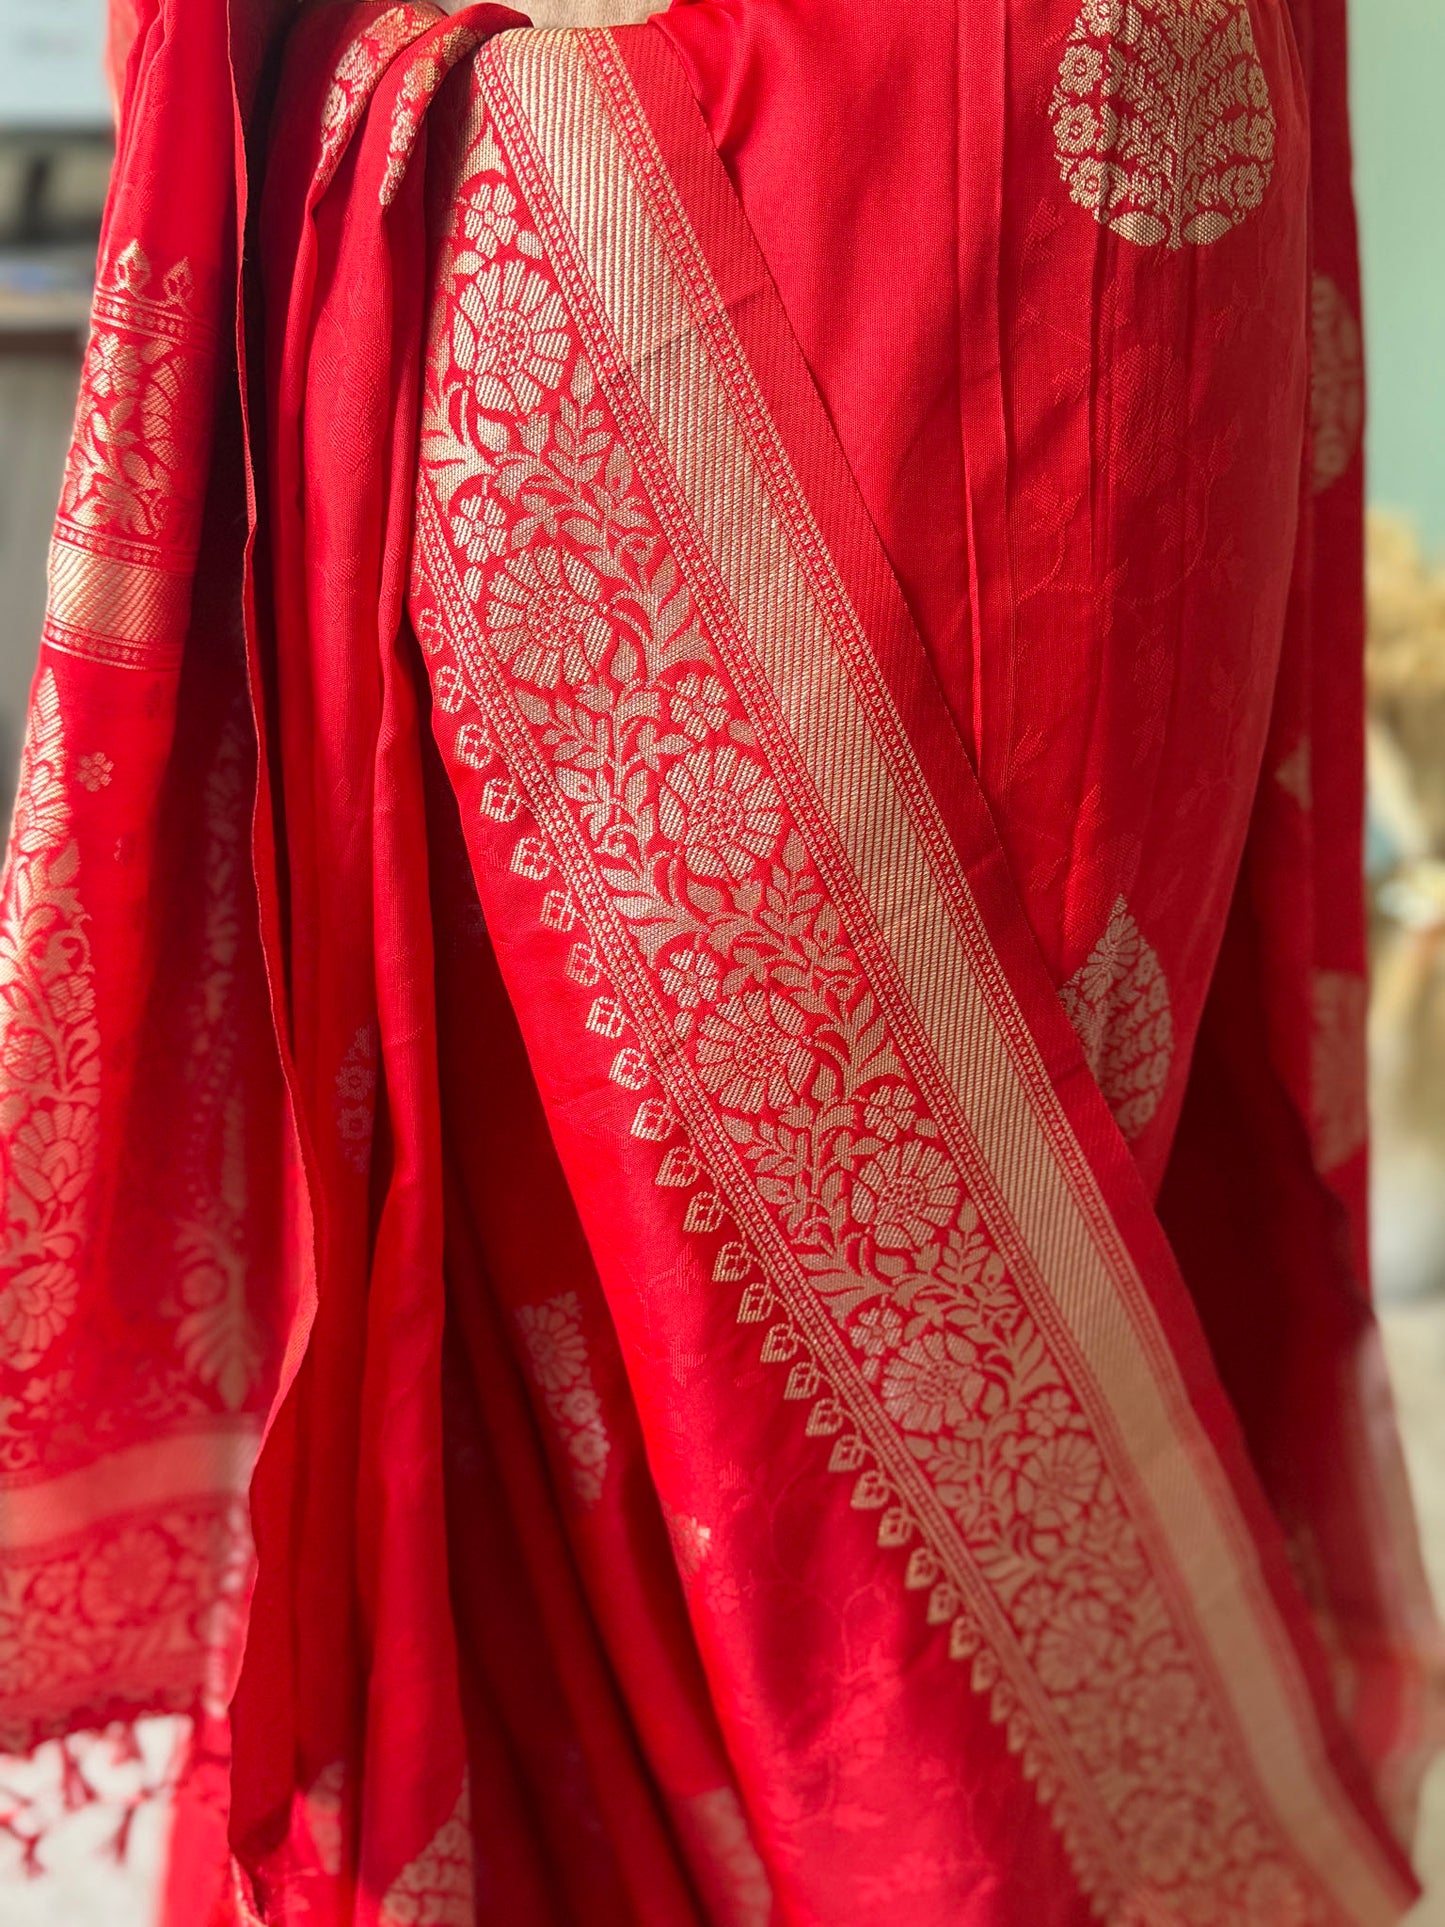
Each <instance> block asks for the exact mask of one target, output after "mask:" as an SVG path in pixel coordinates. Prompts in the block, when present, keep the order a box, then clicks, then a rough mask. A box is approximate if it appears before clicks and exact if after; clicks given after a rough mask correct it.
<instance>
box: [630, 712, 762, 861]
mask: <svg viewBox="0 0 1445 1927" xmlns="http://www.w3.org/2000/svg"><path fill="white" fill-rule="evenodd" d="M657 817H658V822H659V823H660V824H661V826H662V829H663V833H664V834H665V835H666V836H669V837H671V838H672V840H673V841H674V842H675V843H678V844H680V845H681V846H682V851H683V855H684V856H685V858H686V860H687V866H688V868H689V869H690V870H691V871H692V872H693V874H694V875H695V876H702V877H732V878H733V879H734V880H735V881H741V879H742V878H743V877H745V876H747V875H748V874H749V872H750V871H751V870H752V869H753V867H754V864H755V862H756V861H757V860H758V859H759V858H761V857H765V856H770V855H771V854H772V851H773V849H774V847H775V846H776V844H777V841H778V836H779V833H780V831H781V830H782V826H783V819H782V813H781V812H780V810H779V809H778V792H777V790H776V789H775V788H774V787H773V784H772V781H771V779H770V778H769V777H768V776H767V775H766V774H765V773H764V771H763V768H762V765H761V764H760V763H755V762H753V761H752V760H751V758H750V757H746V756H743V755H742V754H741V753H740V752H739V751H738V750H736V749H735V748H734V747H733V746H732V744H731V743H729V744H728V745H727V746H726V747H725V748H723V749H719V750H712V749H699V750H694V751H693V753H692V755H690V756H687V757H684V759H683V760H682V761H681V762H680V763H675V764H674V765H673V767H672V768H671V770H669V771H668V775H667V780H666V782H665V783H664V785H663V789H662V795H661V796H660V798H659V799H658V807H657Z"/></svg>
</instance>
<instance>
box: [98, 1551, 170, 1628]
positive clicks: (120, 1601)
mask: <svg viewBox="0 0 1445 1927" xmlns="http://www.w3.org/2000/svg"><path fill="white" fill-rule="evenodd" d="M171 1567H172V1558H171V1549H170V1546H169V1545H168V1543H167V1542H166V1540H165V1539H164V1537H163V1536H162V1535H161V1534H160V1533H159V1532H157V1531H156V1530H155V1529H154V1527H151V1526H136V1527H133V1528H132V1529H130V1530H129V1531H125V1532H122V1533H120V1534H119V1535H118V1536H117V1537H116V1538H115V1539H113V1540H112V1541H111V1543H110V1544H109V1545H108V1546H102V1547H101V1548H100V1550H99V1551H98V1552H97V1553H95V1554H94V1555H93V1556H92V1557H91V1558H90V1559H89V1560H88V1561H87V1562H86V1565H85V1567H84V1569H83V1570H82V1572H81V1575H80V1604H81V1608H82V1610H83V1611H84V1612H85V1614H86V1616H87V1617H88V1618H89V1619H90V1620H91V1621H92V1623H93V1624H95V1625H102V1626H104V1625H111V1626H121V1625H126V1624H135V1623H136V1622H137V1621H139V1620H142V1619H144V1618H145V1616H146V1614H147V1613H149V1612H150V1610H151V1609H152V1608H153V1607H154V1605H155V1604H156V1601H157V1600H158V1599H159V1598H160V1596H161V1594H162V1593H163V1592H164V1590H165V1587H166V1582H167V1581H168V1580H169V1578H170V1576H171Z"/></svg>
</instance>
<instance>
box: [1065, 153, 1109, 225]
mask: <svg viewBox="0 0 1445 1927" xmlns="http://www.w3.org/2000/svg"><path fill="white" fill-rule="evenodd" d="M1113 192H1114V170H1113V168H1112V167H1110V165H1109V163H1108V162H1107V161H1099V160H1094V159H1093V158H1092V157H1086V158H1085V159H1083V160H1081V161H1076V162H1075V164H1074V166H1073V168H1072V170H1071V171H1070V174H1069V195H1070V198H1071V199H1073V200H1075V201H1077V202H1078V204H1079V206H1080V207H1085V208H1087V209H1088V210H1089V212H1090V213H1091V214H1102V213H1104V212H1105V211H1106V210H1107V208H1108V206H1109V202H1110V199H1111V197H1112V195H1113Z"/></svg>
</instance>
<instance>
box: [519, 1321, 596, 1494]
mask: <svg viewBox="0 0 1445 1927" xmlns="http://www.w3.org/2000/svg"><path fill="white" fill-rule="evenodd" d="M516 1316H517V1329H518V1331H519V1332H520V1333H521V1334H522V1343H523V1345H524V1346H525V1347H526V1352H527V1364H528V1367H529V1369H530V1371H531V1374H532V1381H533V1383H534V1384H535V1385H536V1387H537V1390H538V1391H539V1392H540V1393H541V1394H542V1402H543V1404H544V1405H545V1406H546V1408H547V1415H548V1417H549V1418H550V1419H551V1420H552V1423H553V1424H554V1425H555V1426H556V1428H557V1436H558V1438H559V1439H560V1440H561V1441H562V1445H563V1448H564V1450H565V1451H566V1454H567V1458H568V1461H569V1469H570V1472H571V1475H572V1487H573V1490H574V1491H575V1492H576V1494H577V1496H578V1498H579V1499H581V1501H582V1503H583V1504H584V1505H595V1504H596V1502H597V1500H598V1499H600V1498H601V1497H602V1481H603V1479H604V1478H605V1477H606V1474H607V1455H608V1450H609V1441H608V1437H607V1428H606V1426H605V1425H604V1424H603V1423H602V1405H601V1402H600V1400H599V1399H598V1397H597V1390H596V1387H595V1386H594V1385H593V1383H592V1367H591V1364H590V1363H589V1361H588V1357H587V1340H586V1338H585V1337H584V1336H583V1332H582V1306H581V1303H580V1302H579V1300H578V1297H577V1294H576V1292H575V1291H564V1292H561V1293H559V1294H558V1296H557V1297H555V1298H549V1299H548V1300H547V1302H546V1304H544V1305H522V1306H520V1307H519V1308H518V1311H517V1314H516Z"/></svg>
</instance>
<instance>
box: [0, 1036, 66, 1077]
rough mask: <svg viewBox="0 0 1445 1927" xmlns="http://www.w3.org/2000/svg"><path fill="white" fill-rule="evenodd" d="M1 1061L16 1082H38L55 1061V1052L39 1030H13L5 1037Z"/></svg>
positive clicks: (7, 1074)
mask: <svg viewBox="0 0 1445 1927" xmlns="http://www.w3.org/2000/svg"><path fill="white" fill-rule="evenodd" d="M0 1061H3V1062H4V1065H5V1074H6V1076H7V1077H9V1078H11V1079H12V1080H13V1081H14V1082H15V1083H16V1084H38V1083H39V1082H40V1080H41V1079H42V1078H43V1077H44V1076H45V1074H46V1073H47V1071H50V1070H51V1069H52V1068H53V1066H54V1063H55V1053H54V1051H53V1050H52V1049H51V1047H50V1044H49V1042H48V1040H47V1039H46V1038H45V1037H43V1036H42V1035H41V1033H40V1032H39V1031H38V1030H18V1029H17V1030H12V1031H10V1033H9V1035H8V1036H7V1037H6V1039H5V1047H4V1051H3V1053H0Z"/></svg>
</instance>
